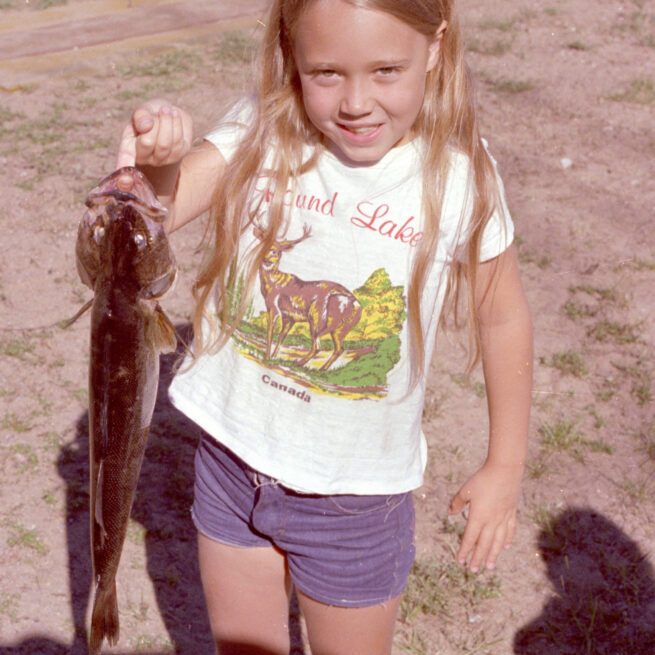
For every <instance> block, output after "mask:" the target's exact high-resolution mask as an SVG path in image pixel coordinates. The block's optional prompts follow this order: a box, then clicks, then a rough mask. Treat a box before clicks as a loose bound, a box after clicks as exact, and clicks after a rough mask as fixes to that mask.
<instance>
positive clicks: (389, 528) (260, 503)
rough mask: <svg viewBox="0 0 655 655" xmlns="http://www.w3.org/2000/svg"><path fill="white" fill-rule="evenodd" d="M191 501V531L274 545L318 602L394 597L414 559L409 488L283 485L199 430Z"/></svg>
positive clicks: (365, 602)
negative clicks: (377, 492) (331, 490)
mask: <svg viewBox="0 0 655 655" xmlns="http://www.w3.org/2000/svg"><path fill="white" fill-rule="evenodd" d="M195 467H196V480H195V488H194V502H193V508H192V516H193V522H194V523H195V525H196V528H197V529H198V531H199V532H201V533H202V534H204V535H205V536H207V537H209V538H210V539H213V540H214V541H218V542H221V543H224V544H228V545H231V546H240V547H257V546H275V547H276V548H278V549H279V550H280V551H282V552H283V553H284V554H285V556H286V559H287V564H288V567H289V574H290V576H291V579H292V581H293V583H294V584H295V585H296V587H297V588H298V589H299V590H300V591H301V592H303V593H304V594H306V595H307V596H309V597H310V598H313V599H315V600H317V601H319V602H322V603H326V604H328V605H337V606H340V607H366V606H369V605H378V604H380V603H383V602H385V601H387V600H389V599H391V598H395V597H396V596H398V595H399V594H400V593H402V591H403V590H404V588H405V586H406V584H407V577H408V575H409V570H410V568H411V566H412V562H413V561H414V554H415V548H414V504H413V499H412V494H411V492H408V493H403V494H394V495H390V496H355V495H335V496H322V495H315V494H303V493H299V492H296V491H293V490H291V489H288V488H286V487H284V486H283V485H281V484H279V483H278V482H277V481H276V480H273V479H272V478H269V477H267V476H265V475H262V474H261V473H258V472H257V471H255V470H254V469H252V468H250V467H249V466H248V465H247V464H246V463H245V462H243V461H242V460H241V459H239V458H238V457H237V456H236V455H235V454H234V453H232V452H231V451H229V450H228V449H227V448H225V447H224V446H222V445H220V444H219V443H217V442H216V441H215V440H214V439H212V438H211V437H208V436H205V437H204V438H203V439H202V441H201V442H200V444H199V446H198V450H197V452H196V460H195Z"/></svg>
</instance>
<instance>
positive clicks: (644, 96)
mask: <svg viewBox="0 0 655 655" xmlns="http://www.w3.org/2000/svg"><path fill="white" fill-rule="evenodd" d="M609 99H610V100H614V101H615V102H633V103H637V104H640V105H650V104H651V103H652V102H653V101H655V84H653V80H651V79H650V78H649V77H638V78H637V79H634V80H632V82H630V86H629V87H628V89H627V90H625V91H621V92H619V93H613V94H612V95H611V96H609Z"/></svg>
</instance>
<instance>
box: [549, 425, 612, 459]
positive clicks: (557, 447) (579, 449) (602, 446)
mask: <svg viewBox="0 0 655 655" xmlns="http://www.w3.org/2000/svg"><path fill="white" fill-rule="evenodd" d="M539 434H540V436H541V445H542V447H543V449H544V456H548V455H550V454H552V453H554V452H562V451H566V452H570V453H571V455H573V457H574V458H575V459H576V460H578V461H579V462H583V461H584V451H586V450H589V451H591V452H594V453H605V454H606V455H612V454H613V453H614V449H613V448H612V446H611V445H609V444H608V443H607V442H605V441H603V440H602V439H585V438H584V437H583V436H582V435H581V434H580V432H578V430H577V429H576V427H575V423H574V422H573V421H557V422H555V423H554V424H549V423H544V424H543V425H542V426H541V427H540V428H539Z"/></svg>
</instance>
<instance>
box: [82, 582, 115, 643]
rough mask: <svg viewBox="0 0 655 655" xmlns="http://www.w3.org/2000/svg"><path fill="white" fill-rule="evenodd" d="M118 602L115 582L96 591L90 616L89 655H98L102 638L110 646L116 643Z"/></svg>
mask: <svg viewBox="0 0 655 655" xmlns="http://www.w3.org/2000/svg"><path fill="white" fill-rule="evenodd" d="M118 633H119V625H118V602H117V601H116V581H115V580H114V581H113V582H112V583H111V585H109V587H106V588H102V587H98V588H97V589H96V596H95V600H94V601H93V614H92V615H91V637H90V639H89V655H100V649H101V647H102V640H103V638H105V637H106V638H107V641H108V642H109V644H110V645H111V646H113V645H114V644H116V642H118Z"/></svg>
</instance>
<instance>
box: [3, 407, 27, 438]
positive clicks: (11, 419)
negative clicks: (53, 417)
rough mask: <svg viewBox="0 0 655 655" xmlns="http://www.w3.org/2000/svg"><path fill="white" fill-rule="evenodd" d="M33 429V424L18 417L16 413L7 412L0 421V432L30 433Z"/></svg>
mask: <svg viewBox="0 0 655 655" xmlns="http://www.w3.org/2000/svg"><path fill="white" fill-rule="evenodd" d="M32 427H33V426H32V424H31V423H30V422H29V421H28V420H26V419H23V418H20V417H19V416H16V414H14V412H7V413H6V414H5V415H4V417H3V418H2V420H1V421H0V430H10V431H12V432H17V433H22V432H29V431H30V430H31V429H32Z"/></svg>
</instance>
